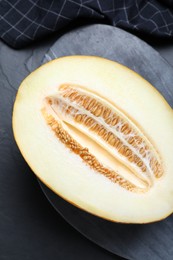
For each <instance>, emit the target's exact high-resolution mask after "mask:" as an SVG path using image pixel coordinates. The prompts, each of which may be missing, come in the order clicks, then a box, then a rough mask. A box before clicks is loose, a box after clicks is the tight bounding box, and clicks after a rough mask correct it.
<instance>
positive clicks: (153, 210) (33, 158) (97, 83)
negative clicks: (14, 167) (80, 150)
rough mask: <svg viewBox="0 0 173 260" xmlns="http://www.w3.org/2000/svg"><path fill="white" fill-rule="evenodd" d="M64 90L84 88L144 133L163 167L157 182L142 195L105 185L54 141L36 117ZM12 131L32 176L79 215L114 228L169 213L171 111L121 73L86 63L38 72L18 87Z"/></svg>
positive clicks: (65, 61) (172, 192)
mask: <svg viewBox="0 0 173 260" xmlns="http://www.w3.org/2000/svg"><path fill="white" fill-rule="evenodd" d="M64 83H70V84H76V85H79V86H84V87H85V88H86V89H87V90H88V91H92V92H94V93H96V94H98V95H99V96H100V97H103V98H104V99H105V100H107V101H109V102H110V103H111V104H115V105H116V107H118V109H120V110H121V111H122V112H124V113H125V114H126V115H127V116H128V117H129V118H131V119H132V120H133V122H135V124H136V125H137V126H139V127H140V128H141V129H142V131H143V132H144V133H145V134H146V136H147V138H148V139H149V140H150V141H151V142H152V144H153V146H154V147H155V148H156V150H157V152H158V154H159V155H160V158H161V162H162V167H163V176H162V177H161V178H159V179H157V180H155V181H154V185H153V186H152V187H151V188H150V189H149V190H148V191H147V192H143V193H138V192H130V191H128V190H126V189H124V188H122V187H120V186H119V185H118V184H116V183H113V182H111V181H110V180H109V179H107V178H106V177H105V176H103V175H101V174H99V173H98V172H97V171H95V170H93V169H91V168H90V167H89V166H88V165H86V164H85V163H84V162H83V161H82V159H81V158H80V157H79V156H77V155H76V154H74V153H73V152H72V151H70V150H69V149H67V147H65V145H64V144H63V143H62V142H61V141H60V140H59V139H58V138H56V136H55V134H54V132H53V131H52V130H51V129H50V127H48V126H47V124H46V122H45V118H44V117H43V114H42V108H43V100H44V99H45V97H47V96H51V95H54V94H55V93H56V92H57V89H58V87H59V86H60V85H62V84H64ZM13 132H14V137H15V140H16V142H17V145H18V147H19V149H20V151H21V153H22V155H23V157H24V158H25V160H26V161H27V163H28V165H29V166H30V167H31V169H32V170H33V172H34V173H35V174H36V176H37V177H38V178H39V179H40V180H41V181H42V182H43V183H44V184H46V185H47V186H48V187H49V188H50V189H51V190H53V191H54V192H55V193H57V194H58V195H59V196H61V197H62V198H64V199H65V200H67V201H69V202H70V203H72V204H74V205H76V206H77V207H79V208H81V209H83V210H85V211H87V212H89V213H91V214H94V215H96V216H99V217H102V218H105V219H108V220H110V221H115V222H122V223H149V222H154V221H158V220H161V219H163V218H165V217H167V216H168V215H170V214H171V213H172V212H173V111H172V109H171V107H170V106H169V105H168V103H167V102H166V101H165V99H164V98H163V97H162V96H161V95H160V93H159V92H158V91H157V90H156V89H155V88H154V87H153V86H151V84H150V83H149V82H147V81H146V80H145V79H143V78H142V77H141V76H139V75H138V74H136V73H135V72H133V71H132V70H130V69H128V68H126V67H125V66H122V65H120V64H118V63H116V62H113V61H109V60H107V59H103V58H100V57H93V56H92V57H91V56H69V57H63V58H59V59H56V60H53V61H51V62H49V63H47V64H45V65H43V66H41V67H40V68H38V69H37V70H35V71H34V72H32V73H31V74H30V75H29V76H28V77H27V78H26V79H25V80H24V81H23V82H22V83H21V85H20V87H19V90H18V93H17V97H16V100H15V104H14V109H13ZM75 138H77V137H76V136H75ZM98 156H99V152H97V158H98ZM100 158H101V160H102V156H101V155H100ZM98 159H99V158H98ZM105 160H106V158H105ZM117 167H118V166H117ZM114 170H115V171H116V170H117V169H116V165H115V169H114Z"/></svg>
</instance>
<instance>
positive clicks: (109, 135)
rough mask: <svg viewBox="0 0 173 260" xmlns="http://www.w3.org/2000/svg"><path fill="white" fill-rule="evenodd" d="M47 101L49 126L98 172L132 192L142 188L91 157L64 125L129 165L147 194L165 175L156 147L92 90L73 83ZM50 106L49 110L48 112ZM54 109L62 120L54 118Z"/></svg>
mask: <svg viewBox="0 0 173 260" xmlns="http://www.w3.org/2000/svg"><path fill="white" fill-rule="evenodd" d="M45 101H46V105H44V111H46V113H45V112H44V116H45V114H46V117H45V118H46V121H47V124H48V125H49V126H51V129H52V130H53V131H54V132H55V133H56V136H57V137H58V138H59V140H60V141H61V142H62V143H64V144H65V145H66V146H67V147H68V148H69V149H70V150H71V151H73V152H74V153H76V154H78V155H79V156H80V157H81V158H82V159H83V161H85V163H86V164H87V165H89V166H90V167H91V168H93V169H94V170H96V171H97V172H99V173H102V174H103V175H105V176H106V177H107V178H109V179H110V180H112V181H113V182H115V183H117V184H119V185H120V186H121V187H123V188H126V189H127V190H129V191H141V189H140V188H139V187H136V186H135V185H134V184H133V183H131V182H130V181H128V180H125V179H124V178H123V177H122V176H121V175H120V174H121V173H116V172H115V171H114V170H111V169H107V168H106V167H105V166H103V165H102V163H101V162H99V161H98V159H99V158H98V159H97V158H96V157H95V156H94V155H92V154H90V152H89V151H88V150H87V148H84V147H82V146H81V145H80V144H79V143H78V142H77V141H76V140H74V139H73V137H72V136H70V134H69V133H68V132H67V131H66V130H64V129H63V124H66V123H67V124H69V125H71V126H73V127H75V128H76V129H78V130H80V131H81V132H83V133H84V134H85V135H86V136H88V137H90V138H92V140H94V141H95V142H96V143H97V144H98V145H100V146H101V147H103V148H104V149H105V150H106V151H108V152H109V153H110V154H111V155H112V156H114V157H115V159H116V160H118V161H119V162H121V163H122V164H123V165H125V167H127V168H128V169H129V170H130V172H131V173H132V174H133V175H134V176H136V178H138V179H140V180H141V181H142V182H143V183H145V186H146V187H145V189H143V191H144V190H145V191H146V190H148V189H149V188H151V187H152V186H153V185H154V182H155V180H156V179H158V178H160V177H161V176H162V175H163V167H162V163H161V159H160V155H159V154H158V152H157V150H156V149H155V147H154V146H153V144H152V143H151V142H150V140H149V139H148V138H147V137H146V135H145V134H144V133H143V131H142V130H141V129H140V128H139V127H137V126H136V124H135V123H134V122H133V120H132V119H131V118H129V117H128V116H127V115H126V114H124V113H123V112H122V111H120V109H118V108H117V107H116V105H112V104H111V103H109V102H108V101H107V100H105V99H103V98H101V97H100V96H99V95H96V94H94V93H92V92H90V91H89V90H86V89H84V88H82V87H80V86H76V85H71V84H64V85H61V86H60V87H59V89H58V91H57V93H55V95H53V96H49V97H47V98H46V99H45ZM45 101H44V102H45ZM44 104H45V103H44ZM47 106H48V107H49V109H47V110H46V107H47ZM50 108H51V110H52V111H53V113H55V114H56V116H57V118H58V120H55V118H54V117H53V116H52V115H51V113H50V111H51V110H50ZM48 110H49V113H48ZM50 118H51V119H50ZM65 140H66V142H65ZM83 149H84V150H83ZM84 151H85V152H84ZM118 180H119V181H118Z"/></svg>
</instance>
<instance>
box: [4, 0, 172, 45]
mask: <svg viewBox="0 0 173 260" xmlns="http://www.w3.org/2000/svg"><path fill="white" fill-rule="evenodd" d="M0 14H1V19H0V37H1V39H2V40H4V41H5V42H6V43H7V44H9V45H10V46H12V47H14V48H21V47H23V46H26V45H28V44H29V43H31V42H33V41H35V40H37V39H40V38H43V37H45V36H46V35H49V34H51V33H53V32H55V31H59V30H60V29H62V28H65V27H67V26H69V25H70V24H72V23H73V22H75V23H78V24H79V25H80V24H81V21H84V22H85V23H92V22H97V23H105V24H110V25H113V26H116V27H119V28H123V29H125V30H128V31H131V32H133V33H135V34H139V33H140V34H145V35H146V34H148V35H151V36H153V37H154V36H155V37H160V38H172V39H173V0H160V1H159V0H158V1H157V0H150V1H146V0H49V1H47V0H1V2H0Z"/></svg>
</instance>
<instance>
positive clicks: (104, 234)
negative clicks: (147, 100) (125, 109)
mask: <svg viewBox="0 0 173 260" xmlns="http://www.w3.org/2000/svg"><path fill="white" fill-rule="evenodd" d="M67 55H96V56H101V57H105V58H108V59H111V60H115V61H117V62H119V63H122V64H124V65H126V66H128V67H129V68H131V69H133V70H135V71H136V72H137V73H139V74H140V75H142V76H143V77H144V78H145V79H147V80H148V81H149V82H151V84H153V85H154V86H155V87H156V88H157V89H158V90H159V91H160V92H161V93H162V95H163V96H164V97H165V99H166V100H167V101H168V103H169V104H170V105H171V106H172V107H173V68H172V67H171V66H170V65H169V64H168V63H167V62H166V61H165V60H164V59H163V58H162V57H161V56H160V55H159V53H158V52H156V51H155V50H154V49H152V48H151V47H150V46H149V45H147V44H146V43H145V42H143V41H141V40H140V39H138V38H137V37H135V36H133V35H131V34H129V33H127V32H125V31H123V30H120V29H117V28H114V27H111V26H106V25H92V26H87V27H82V28H79V29H76V30H74V31H72V32H69V33H67V34H66V35H64V36H62V37H61V38H60V39H59V40H58V41H57V42H55V44H54V45H53V46H52V47H51V48H50V50H49V51H48V53H46V54H45V57H44V60H43V63H45V62H47V61H49V60H52V59H55V58H57V57H61V56H67ZM40 185H41V188H42V190H43V192H44V193H45V195H46V197H47V198H48V200H49V201H50V203H51V204H52V205H53V206H54V208H55V209H56V210H57V211H58V212H59V213H60V214H61V215H62V216H63V217H64V218H65V219H66V220H67V221H68V222H69V223H70V224H71V225H72V226H73V227H75V228H76V229H77V230H78V231H80V232H81V233H82V234H83V235H84V236H86V237H87V238H89V239H90V240H92V241H93V242H95V243H97V244H98V245H100V246H101V247H103V248H105V249H107V250H109V251H111V252H113V253H115V254H118V255H120V256H122V257H125V258H128V259H136V260H139V259H140V260H142V259H145V260H151V259H152V260H156V259H165V260H169V259H170V260H172V257H173V216H170V217H168V218H167V219H165V220H163V221H161V222H158V223H153V224H145V225H130V224H118V223H112V222H108V221H106V220H103V219H101V218H98V217H95V216H92V215H90V214H88V213H86V212H84V211H82V210H80V209H78V208H76V207H74V206H72V205H71V204H69V203H68V202H66V201H64V200H63V199H62V198H60V197H59V196H57V195H56V194H54V193H53V192H52V191H50V190H49V189H48V188H47V187H46V186H44V185H43V184H42V183H41V182H40Z"/></svg>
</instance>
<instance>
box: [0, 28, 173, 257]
mask: <svg viewBox="0 0 173 260" xmlns="http://www.w3.org/2000/svg"><path fill="white" fill-rule="evenodd" d="M93 28H94V27H93ZM112 29H113V28H111V29H109V28H107V30H106V32H105V33H106V34H105V35H104V32H103V31H104V30H103V26H99V27H97V28H96V27H95V29H94V31H93V32H92V28H91V27H90V29H89V31H90V36H87V34H86V37H85V38H84V39H85V40H83V42H82V43H80V41H81V39H82V37H84V36H85V35H84V34H85V33H86V31H85V29H82V31H81V32H80V31H78V32H77V34H76V35H75V32H73V33H70V34H67V35H66V36H64V37H65V38H64V37H63V38H64V39H63V38H60V39H59V43H58V42H57V43H56V44H55V45H54V47H53V48H52V50H53V52H54V51H57V47H56V46H57V44H58V46H59V47H58V48H61V49H58V51H59V50H60V51H59V55H61V56H62V55H65V54H68V51H69V52H71V54H74V51H72V50H73V49H71V48H75V50H76V51H77V54H79V53H82V49H83V48H84V45H85V46H88V47H89V46H90V50H91V51H94V52H95V54H97V52H98V51H101V50H102V51H103V52H104V54H105V55H113V54H111V52H112V50H113V52H114V53H115V52H116V54H118V53H121V57H122V51H123V52H125V53H127V52H128V48H130V46H131V48H132V47H133V45H134V44H135V43H134V42H133V39H134V40H135V41H139V40H137V39H136V38H133V37H132V36H130V35H129V34H125V35H126V36H125V35H124V36H123V34H124V33H123V32H122V33H121V32H120V31H119V34H118V35H119V36H118V35H117V36H116V31H117V30H115V28H114V29H113V31H112ZM120 34H122V36H123V37H124V40H121V41H120V39H119V37H120ZM111 35H112V36H111ZM68 37H70V41H69V40H68V39H69V38H68ZM112 37H113V38H114V41H113V39H112ZM117 37H118V38H117ZM129 37H130V40H129ZM57 38H58V36H55V37H54V39H53V38H52V39H50V40H48V41H47V42H39V43H37V44H34V45H33V46H30V47H28V48H26V49H23V50H18V51H16V50H12V49H10V48H9V47H7V46H6V45H5V44H3V43H0V198H1V199H0V259H2V260H5V259H8V260H11V259H13V260H19V259H22V260H25V259H27V260H30V259H32V260H36V259H42V260H44V259H45V260H47V259H50V260H53V259H60V260H61V259H70V260H73V259H75V260H78V259H83V260H85V259H86V260H87V259H91V260H92V259H93V260H94V259H100V260H102V259H103V260H107V259H119V258H118V257H116V256H115V255H114V256H113V255H111V254H109V253H108V252H105V251H104V250H102V249H101V248H98V247H96V246H95V245H94V244H92V243H90V242H89V241H88V240H86V239H84V238H83V236H81V235H80V234H79V233H77V232H75V230H74V229H72V228H71V227H70V225H68V224H67V223H66V222H65V221H63V219H62V218H61V217H60V216H59V214H57V213H56V211H55V210H53V208H52V207H51V206H50V204H49V203H48V202H47V200H46V199H45V197H44V195H43V194H42V192H41V190H40V189H39V186H38V183H37V182H36V179H35V177H34V175H33V174H32V171H31V170H30V169H29V167H28V165H27V164H26V162H25V161H24V159H23V157H22V155H21V154H20V152H19V150H18V148H17V146H16V144H15V141H14V138H13V133H12V128H11V117H12V108H13V103H14V99H15V96H16V92H17V89H18V86H19V84H20V83H21V81H22V80H23V79H24V78H25V76H27V75H28V74H29V72H30V70H33V69H35V68H36V67H37V66H39V65H40V64H41V61H42V59H43V57H44V54H45V52H47V50H48V49H49V47H50V46H51V45H52V43H53V42H54V40H55V39H57ZM65 39H66V40H65ZM64 40H65V41H64ZM67 40H68V41H69V42H68V44H67ZM115 40H116V42H117V43H118V42H119V44H120V46H119V49H118V52H117V47H116V46H117V45H116V43H115ZM129 42H131V44H129ZM143 44H144V43H143V42H140V43H139V42H138V45H139V47H140V48H141V51H143V48H144V47H143V46H144V45H145V44H144V45H143ZM140 45H141V46H140ZM60 46H61V47H60ZM99 46H102V47H99ZM134 46H136V45H134ZM88 47H87V49H88ZM148 48H149V49H150V51H152V52H153V53H154V54H153V55H154V56H151V57H152V59H150V55H149V57H148V56H147V57H148V58H149V60H150V61H149V63H147V67H149V68H150V66H148V64H150V62H154V64H155V65H154V71H156V72H155V73H156V75H155V78H156V79H157V82H159V81H160V80H161V81H163V82H164V84H165V86H164V88H169V92H170V91H172V90H171V87H172V88H173V85H172V82H173V80H172V77H173V76H172V75H173V69H172V67H171V66H169V65H168V63H167V62H166V61H165V60H163V59H162V58H161V57H160V56H159V54H158V53H156V52H155V51H153V50H151V48H150V47H148V46H146V45H145V48H144V50H145V52H142V53H143V54H145V53H148V52H149V49H148ZM157 48H158V49H159V51H160V52H161V53H163V54H165V57H166V58H167V59H168V60H169V61H170V62H173V48H172V47H171V46H168V47H164V46H163V47H162V46H161V45H160V46H158V47H157ZM110 50H111V52H110ZM88 51H89V49H88ZM136 53H139V54H140V52H139V50H137V49H136V47H135V50H134V56H135V57H134V60H135V61H136V62H135V63H134V61H133V66H134V65H136V68H137V69H139V68H138V65H139V60H140V61H141V62H142V60H143V59H141V57H140V55H141V54H140V55H138V57H136ZM150 53H151V52H150ZM82 54H83V53H82ZM84 54H87V53H84ZM88 54H89V53H88ZM90 54H91V53H90ZM48 55H49V56H51V55H53V54H51V53H50V52H49V53H48ZM171 56H172V59H171ZM47 57H48V56H47ZM109 57H110V58H113V57H114V56H109ZM128 57H129V56H128ZM48 58H49V57H48ZM126 60H127V61H129V58H127V57H126ZM151 60H153V61H151ZM146 62H147V60H145V64H146ZM152 64H153V63H152ZM163 64H164V65H163ZM172 65H173V64H172ZM133 68H134V69H135V67H133ZM145 69H146V68H145ZM151 70H152V73H154V72H153V69H151V68H150V69H149V70H148V73H146V75H148V76H150V71H151ZM157 75H158V76H157ZM163 76H164V77H163ZM150 77H151V76H150ZM151 80H152V77H151ZM171 93H172V92H171ZM166 95H168V96H167V98H168V99H170V103H171V95H172V94H171V95H169V94H168V93H166V92H165V96H166ZM42 188H43V187H42ZM44 192H46V194H47V196H48V199H49V200H50V202H51V203H53V205H54V207H55V208H56V209H57V210H58V212H59V213H60V214H61V215H62V216H63V217H64V218H65V219H66V220H67V221H68V222H69V223H70V224H72V225H73V226H74V227H75V228H76V229H78V230H79V231H80V232H81V233H82V234H84V235H85V236H87V237H88V238H90V239H91V240H92V241H94V242H95V243H97V244H98V245H100V246H102V247H104V248H106V249H108V250H110V251H112V252H114V253H117V254H120V255H123V256H126V257H127V258H129V259H138V260H139V259H166V260H169V259H170V260H172V255H173V236H172V233H173V217H169V218H167V219H166V220H164V221H162V222H160V223H155V224H150V225H144V226H143V225H141V226H140V225H121V224H113V223H110V222H107V221H104V220H101V219H98V218H95V217H93V216H91V215H89V214H86V213H85V212H83V211H80V210H78V209H76V208H75V207H73V206H71V205H70V204H68V203H67V202H64V201H63V200H62V199H61V198H59V197H58V196H56V195H54V194H53V193H51V192H50V191H49V190H48V189H46V188H44Z"/></svg>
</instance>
